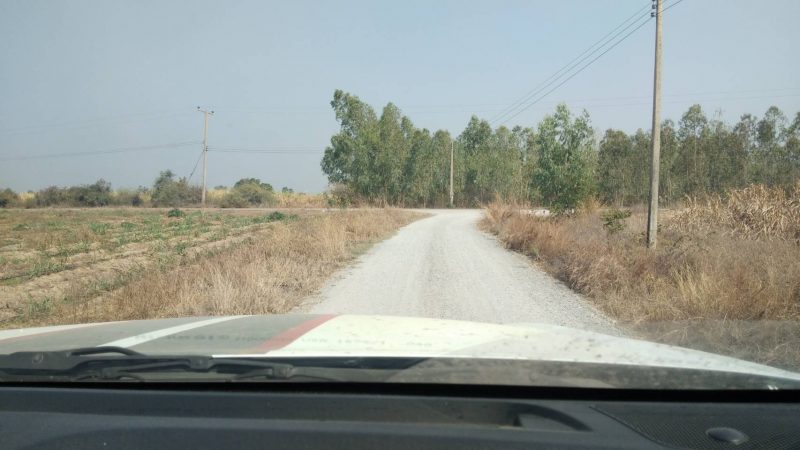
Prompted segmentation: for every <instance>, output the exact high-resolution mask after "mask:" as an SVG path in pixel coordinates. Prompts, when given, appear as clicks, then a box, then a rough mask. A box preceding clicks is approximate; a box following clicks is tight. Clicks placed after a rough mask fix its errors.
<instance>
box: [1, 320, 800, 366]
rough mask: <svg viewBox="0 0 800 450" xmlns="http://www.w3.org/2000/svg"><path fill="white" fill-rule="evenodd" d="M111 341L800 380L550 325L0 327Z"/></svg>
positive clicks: (198, 349)
mask: <svg viewBox="0 0 800 450" xmlns="http://www.w3.org/2000/svg"><path fill="white" fill-rule="evenodd" d="M96 346H117V347H126V348H132V349H134V350H136V351H139V352H142V353H146V354H161V355H165V354H169V355H176V354H195V355H207V356H215V357H223V356H224V357H229V356H236V357H247V356H258V357H264V356H273V357H421V358H437V357H440V358H482V359H515V360H529V361H530V360H534V361H557V362H574V363H599V364H614V365H633V366H651V367H664V368H685V369H696V370H707V371H720V372H730V373H742V374H751V375H762V376H769V377H778V378H785V379H791V380H800V374H798V373H795V372H789V371H786V370H781V369H777V368H773V367H770V366H765V365H761V364H756V363H752V362H748V361H743V360H739V359H736V358H730V357H726V356H722V355H716V354H712V353H706V352H701V351H696V350H690V349H686V348H681V347H674V346H670V345H664V344H657V343H653V342H648V341H642V340H636V339H630V338H625V337H618V336H609V335H604V334H599V333H594V332H589V331H584V330H577V329H573V328H566V327H561V326H557V325H550V324H540V323H533V324H510V325H509V324H505V325H500V324H491V323H479V322H466V321H455V320H440V319H425V318H408V317H391V316H359V315H306V314H287V315H268V316H267V315H265V316H224V317H188V318H175V319H155V320H135V321H124V322H105V323H93V324H80V325H62V326H52V327H37V328H23V329H17V330H2V331H0V354H9V353H13V352H17V351H49V350H65V349H71V348H79V347H96Z"/></svg>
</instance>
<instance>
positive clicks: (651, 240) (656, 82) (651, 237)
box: [647, 0, 663, 249]
mask: <svg viewBox="0 0 800 450" xmlns="http://www.w3.org/2000/svg"><path fill="white" fill-rule="evenodd" d="M661 3H662V2H661V0H653V7H652V8H653V10H654V12H651V13H650V15H651V16H653V15H655V18H656V56H655V67H654V69H653V132H652V133H651V134H652V143H651V149H652V151H651V161H650V205H649V207H648V209H647V247H648V248H651V249H654V248H656V235H657V233H658V169H659V166H660V163H661V15H662V12H663V9H662V4H661Z"/></svg>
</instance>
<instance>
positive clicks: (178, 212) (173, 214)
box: [167, 208, 186, 217]
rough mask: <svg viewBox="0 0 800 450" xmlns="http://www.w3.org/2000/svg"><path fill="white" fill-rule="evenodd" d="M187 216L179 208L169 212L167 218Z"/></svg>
mask: <svg viewBox="0 0 800 450" xmlns="http://www.w3.org/2000/svg"><path fill="white" fill-rule="evenodd" d="M185 215H186V213H185V212H183V211H181V210H180V209H178V208H172V209H170V210H169V211H167V217H184V216H185Z"/></svg>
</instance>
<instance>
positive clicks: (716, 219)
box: [671, 181, 800, 240]
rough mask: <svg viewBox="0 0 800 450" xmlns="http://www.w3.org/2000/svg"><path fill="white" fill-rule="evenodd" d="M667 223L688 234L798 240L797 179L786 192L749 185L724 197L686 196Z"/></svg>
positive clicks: (799, 194)
mask: <svg viewBox="0 0 800 450" xmlns="http://www.w3.org/2000/svg"><path fill="white" fill-rule="evenodd" d="M671 225H672V226H673V227H674V228H675V229H678V230H681V231H684V232H689V233H713V232H717V231H720V230H724V231H726V232H728V233H730V234H735V235H738V236H741V237H747V238H751V239H786V240H800V181H798V182H797V183H796V184H795V186H794V189H793V190H792V191H791V192H789V193H787V192H785V191H784V190H783V189H781V188H769V187H766V186H762V185H753V186H750V187H747V188H745V189H740V190H736V191H733V192H730V193H729V194H728V195H727V196H726V197H724V198H723V197H721V196H719V195H713V196H708V197H703V198H699V199H689V201H688V205H687V208H686V210H685V211H683V212H682V213H681V214H679V215H677V216H676V217H675V219H674V220H673V221H672V223H671Z"/></svg>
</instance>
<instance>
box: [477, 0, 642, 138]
mask: <svg viewBox="0 0 800 450" xmlns="http://www.w3.org/2000/svg"><path fill="white" fill-rule="evenodd" d="M649 7H650V4H649V3H648V4H646V5H645V6H643V7H642V8H639V9H638V10H637V11H636V12H635V13H633V14H632V15H631V16H630V17H628V18H627V19H625V20H624V21H622V23H620V24H619V25H617V27H616V28H614V29H613V30H611V31H610V32H608V33H607V34H606V35H605V36H603V37H602V38H600V39H599V40H598V41H597V42H595V43H593V44H592V45H591V46H589V48H587V49H586V50H584V51H583V52H582V53H581V54H579V55H578V56H576V57H575V58H573V59H572V60H571V61H570V62H568V63H567V64H565V65H564V66H562V67H561V68H560V69H558V70H557V71H556V72H555V73H553V74H552V75H550V76H549V77H547V78H546V79H545V80H544V81H542V82H541V83H539V85H537V86H536V87H535V88H533V89H532V90H531V91H529V92H528V93H527V94H525V95H524V96H522V98H521V99H520V100H518V101H516V102H514V103H513V104H512V105H510V106H509V107H508V108H507V111H505V112H503V113H501V114H499V115H497V116H495V117H494V118H492V119H491V120H490V122H496V121H498V120H500V119H502V118H503V117H504V116H507V115H508V114H510V113H512V112H513V111H514V110H516V109H517V108H518V107H520V106H521V105H522V104H524V103H525V102H526V101H527V100H529V99H530V98H531V97H533V96H535V95H537V94H538V93H539V92H541V91H542V90H543V89H546V88H547V87H548V86H549V85H551V84H552V83H554V82H555V81H557V80H558V79H559V78H561V77H562V76H563V75H564V74H565V73H566V72H569V71H570V70H572V69H573V68H574V67H575V66H576V65H578V64H580V63H581V62H583V61H585V60H586V59H587V58H589V57H591V55H592V54H594V53H596V52H597V51H598V50H600V49H601V48H602V47H603V46H605V45H606V44H608V42H610V41H612V40H614V39H615V38H616V37H617V36H619V35H620V34H621V33H623V32H624V31H625V30H627V29H628V28H630V27H631V26H632V25H633V24H635V23H636V22H637V21H638V20H639V19H641V18H643V17H646V16H647V15H648V14H646V13H645V14H644V15H642V14H641V13H642V12H643V11H645V10H646V9H648V8H649ZM637 16H638V18H636V19H635V20H634V22H632V23H630V24H628V26H626V27H625V28H623V29H622V30H620V31H619V32H618V31H617V30H619V29H620V28H622V27H623V26H624V25H625V24H626V23H628V22H630V21H631V19H633V18H634V17H637ZM614 33H617V34H614ZM612 35H613V36H612ZM609 36H611V38H610V39H609ZM598 44H601V45H600V46H599V47H598ZM595 47H597V48H595ZM587 53H588V54H587Z"/></svg>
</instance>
